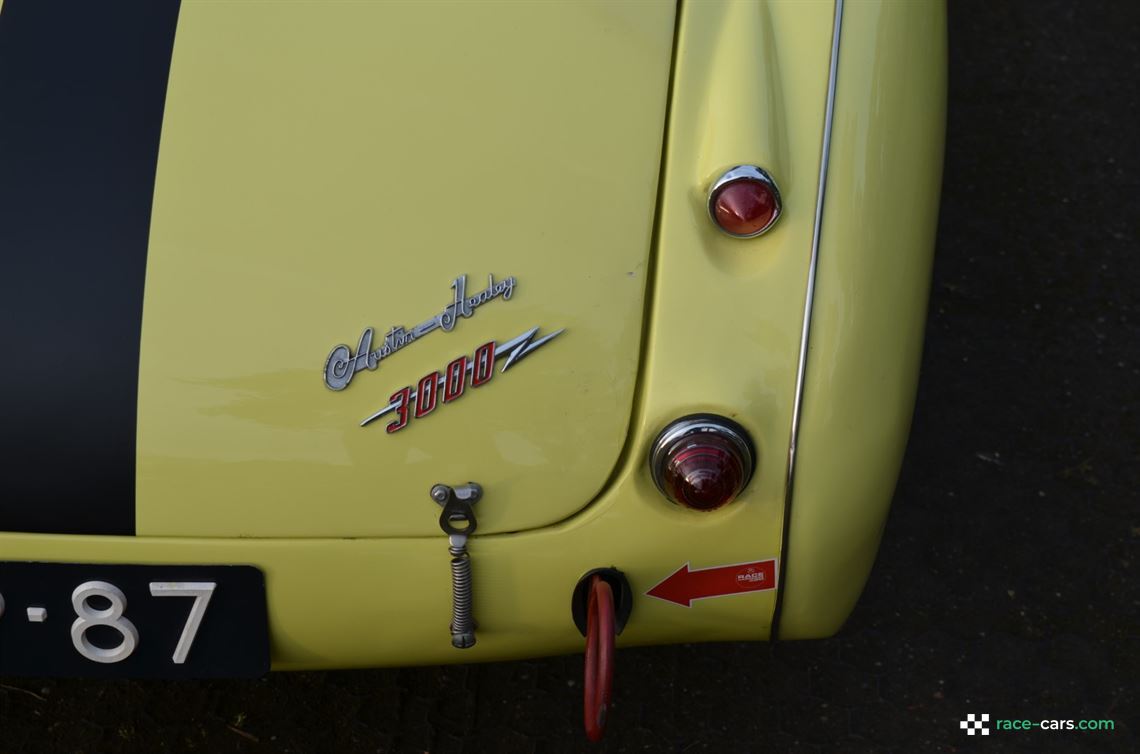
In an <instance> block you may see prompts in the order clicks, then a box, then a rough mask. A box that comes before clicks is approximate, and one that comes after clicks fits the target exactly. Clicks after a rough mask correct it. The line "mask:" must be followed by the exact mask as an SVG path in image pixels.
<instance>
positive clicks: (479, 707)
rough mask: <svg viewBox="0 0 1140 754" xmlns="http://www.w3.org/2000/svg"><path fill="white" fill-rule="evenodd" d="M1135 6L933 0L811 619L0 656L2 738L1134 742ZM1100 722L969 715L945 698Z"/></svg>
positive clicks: (357, 746)
mask: <svg viewBox="0 0 1140 754" xmlns="http://www.w3.org/2000/svg"><path fill="white" fill-rule="evenodd" d="M1138 40H1140V5H1138V4H1136V3H1134V2H1127V1H1126V0H1120V2H1105V3H1080V4H1077V3H1062V2H1033V3H1030V2H1019V3H1004V2H1002V3H996V2H995V3H980V2H969V3H967V2H952V3H951V8H950V118H949V131H948V140H947V154H946V172H945V182H944V189H943V207H942V217H941V223H940V230H939V236H938V256H937V260H936V263H935V270H934V282H933V288H932V295H931V304H930V319H929V324H928V327H927V334H928V337H927V344H926V353H925V357H924V361H923V375H922V384H921V388H920V392H919V397H918V406H917V411H916V414H915V420H914V428H913V433H912V436H911V442H910V447H909V451H908V456H907V461H906V465H905V467H904V470H903V474H902V478H901V480H900V482H899V487H898V491H897V494H896V496H895V502H894V507H893V510H892V513H891V516H890V520H889V522H888V525H887V529H886V533H885V536H884V539H883V545H882V549H881V550H880V553H879V558H878V561H877V563H876V565H875V569H874V572H873V573H872V575H871V579H870V582H869V583H868V586H867V589H866V592H865V593H864V595H863V597H862V599H861V601H860V603H859V605H858V607H857V608H856V609H855V612H854V614H853V615H852V617H851V619H850V621H849V622H848V623H847V625H846V627H845V628H844V629H843V630H842V632H841V633H840V634H839V635H838V636H836V637H834V638H832V639H829V640H826V641H818V642H810V643H787V644H777V645H766V644H725V645H694V646H675V647H659V648H647V649H627V650H621V651H620V652H619V653H618V664H617V677H616V689H615V704H614V709H613V712H612V715H611V725H610V730H609V733H608V737H607V740H606V742H605V743H604V744H603V745H601V746H599V747H588V746H587V745H586V743H585V739H584V737H583V734H582V725H581V675H582V664H581V657H580V656H576V657H564V658H555V659H548V660H538V661H532V662H517V663H502V664H494V665H482V666H450V667H439V668H412V669H400V670H374V671H352V672H326V673H300V674H274V675H271V676H269V677H268V678H266V679H263V680H260V681H211V682H200V683H185V682H179V683H162V682H94V681H54V680H52V681H45V680H32V679H4V680H3V682H2V683H3V685H0V752H4V753H5V754H6V753H7V752H19V751H40V750H43V751H87V752H96V751H147V752H157V751H175V750H177V751H181V750H194V751H210V752H228V751H234V752H247V751H248V752H258V751H265V752H270V751H292V752H326V751H383V752H404V751H408V752H421V751H430V752H433V754H445V753H448V752H527V753H530V752H560V751H577V750H587V749H589V748H594V749H596V750H598V751H613V752H619V751H621V752H625V751H629V752H633V751H676V752H703V751H713V752H736V751H741V752H744V751H773V752H833V751H841V752H870V751H900V752H915V751H923V752H925V751H933V752H952V751H1034V752H1036V751H1058V752H1078V751H1109V752H1131V751H1135V750H1137V746H1138V744H1137V740H1138V736H1137V730H1136V727H1137V725H1140V718H1138V717H1137V709H1138V707H1137V695H1136V689H1137V683H1136V679H1137V678H1140V659H1138V655H1140V653H1138V651H1137V650H1138V646H1137V645H1138V641H1140V639H1138V638H1137V637H1138V635H1140V621H1138V620H1137V615H1138V612H1140V611H1138V603H1140V589H1138V586H1137V583H1138V581H1137V577H1136V573H1137V562H1136V561H1137V557H1138V553H1137V544H1138V543H1140V510H1138V506H1137V489H1140V484H1138V479H1137V476H1138V475H1137V469H1138V468H1140V464H1138V458H1137V455H1138V442H1137V438H1138V436H1140V435H1138V432H1137V426H1136V408H1137V406H1136V404H1137V395H1138V394H1140V389H1138V386H1140V380H1138V379H1137V374H1138V368H1140V365H1138V363H1137V350H1138V344H1140V333H1138V328H1137V317H1138V316H1140V314H1138V312H1137V311H1136V302H1137V295H1136V290H1137V285H1138V283H1140V275H1138V274H1137V273H1138V272H1140V260H1138V259H1137V252H1138V248H1137V221H1138V218H1140V191H1138V186H1137V178H1136V176H1137V172H1138V170H1140V164H1138V162H1140V161H1138V150H1137V147H1136V139H1137V134H1138V132H1140V128H1138V127H1137V123H1138V121H1140V117H1138V116H1140V108H1138V91H1137V90H1138V82H1140V49H1138V47H1140V43H1138ZM969 712H974V713H981V712H987V713H989V714H990V715H991V718H1022V717H1024V718H1030V719H1041V718H1062V719H1068V718H1072V719H1083V718H1094V719H1115V721H1116V730H1115V731H1114V732H1109V733H1078V732H1071V733H1047V732H1042V731H1032V732H1024V733H1023V732H1005V733H997V732H994V733H991V735H990V736H989V737H986V738H982V737H974V738H970V737H967V736H966V735H965V734H964V732H962V731H961V730H959V728H958V721H959V720H961V719H962V718H963V717H964V716H965V714H966V713H969Z"/></svg>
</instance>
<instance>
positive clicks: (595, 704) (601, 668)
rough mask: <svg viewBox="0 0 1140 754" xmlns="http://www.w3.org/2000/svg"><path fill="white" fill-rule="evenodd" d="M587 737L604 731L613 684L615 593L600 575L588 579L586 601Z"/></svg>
mask: <svg viewBox="0 0 1140 754" xmlns="http://www.w3.org/2000/svg"><path fill="white" fill-rule="evenodd" d="M586 605H587V607H586V683H585V684H584V686H585V695H584V701H585V716H584V720H585V723H586V737H587V738H589V739H590V740H591V741H600V740H602V736H603V735H604V734H605V732H606V714H607V713H608V712H609V708H610V696H611V693H612V691H613V685H614V636H615V634H616V632H617V630H616V626H615V624H614V593H613V590H612V589H610V585H609V584H607V583H606V582H605V581H604V580H603V579H602V577H601V576H598V575H597V574H595V575H594V576H592V577H591V579H590V598H589V600H588V602H587V603H586Z"/></svg>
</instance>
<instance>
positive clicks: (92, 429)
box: [0, 0, 178, 534]
mask: <svg viewBox="0 0 1140 754" xmlns="http://www.w3.org/2000/svg"><path fill="white" fill-rule="evenodd" d="M177 19H178V2H177V0H130V1H128V0H114V2H96V1H95V0H75V1H74V2H57V1H54V0H5V2H4V5H3V10H2V11H0V359H2V360H3V363H2V366H0V531H23V532H56V533H67V534H134V531H135V417H136V409H137V404H136V401H137V392H138V366H139V338H140V333H141V329H142V303H143V284H144V278H145V271H146V254H147V236H148V234H149V230H150V209H151V197H152V194H153V191H154V173H155V164H156V162H157V160H158V139H159V130H160V126H161V124H162V112H163V105H164V102H165V99H166V80H167V74H168V72H169V69H170V56H171V51H172V49H173V46H174V30H175V24H176V23H177Z"/></svg>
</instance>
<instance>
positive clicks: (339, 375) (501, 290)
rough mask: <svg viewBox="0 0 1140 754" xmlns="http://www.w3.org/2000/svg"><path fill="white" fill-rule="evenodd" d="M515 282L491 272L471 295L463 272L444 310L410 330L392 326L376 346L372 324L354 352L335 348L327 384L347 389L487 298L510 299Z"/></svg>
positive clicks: (467, 314) (327, 364)
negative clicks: (362, 372) (357, 378)
mask: <svg viewBox="0 0 1140 754" xmlns="http://www.w3.org/2000/svg"><path fill="white" fill-rule="evenodd" d="M515 285H516V281H515V279H514V277H509V278H506V279H505V280H499V281H496V280H495V276H494V275H488V276H487V287H486V288H485V289H484V290H482V291H480V292H479V293H476V294H475V295H473V296H468V295H467V276H466V275H460V276H459V277H457V278H455V280H453V281H451V289H452V291H453V292H454V295H453V299H452V302H451V303H450V304H448V305H447V306H445V307H444V308H443V311H442V312H441V313H439V314H437V315H435V316H434V317H431V318H430V319H427V320H424V321H423V322H421V323H420V324H418V325H416V326H415V327H413V328H412V329H411V330H407V329H405V328H403V327H393V328H392V329H391V330H389V331H388V333H387V334H386V335H385V336H384V342H383V343H382V344H381V345H380V346H379V347H378V348H375V349H373V348H372V339H373V337H374V335H375V332H374V331H373V329H372V328H371V327H369V328H366V329H365V330H364V333H363V334H362V335H361V336H360V343H359V344H358V345H357V346H356V353H355V354H353V352H352V349H351V348H349V347H348V346H347V345H343V344H342V345H339V346H337V347H336V348H334V349H333V350H332V353H330V354H329V358H328V360H327V361H326V362H325V385H326V386H327V387H328V388H329V389H330V390H344V389H345V388H346V387H348V383H349V382H351V381H352V378H353V377H354V376H355V375H356V373H357V372H359V371H360V370H362V369H368V370H375V369H376V367H378V366H380V362H381V361H383V360H384V359H386V358H388V357H389V356H391V355H392V354H394V353H396V351H399V350H400V349H401V348H404V347H405V346H407V345H408V344H409V343H413V342H415V341H417V340H419V339H420V338H422V337H423V336H425V335H427V334H428V333H429V332H431V331H432V330H443V331H444V332H451V331H452V330H453V329H454V328H455V323H456V322H458V321H459V318H460V317H470V316H471V315H472V314H474V313H475V310H476V309H478V308H479V307H480V306H482V305H483V304H485V303H487V302H488V301H491V300H493V299H496V298H499V297H500V296H501V297H502V298H503V300H504V301H507V300H509V299H510V297H511V296H512V295H513V294H514V292H515Z"/></svg>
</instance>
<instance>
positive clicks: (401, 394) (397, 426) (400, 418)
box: [387, 387, 412, 434]
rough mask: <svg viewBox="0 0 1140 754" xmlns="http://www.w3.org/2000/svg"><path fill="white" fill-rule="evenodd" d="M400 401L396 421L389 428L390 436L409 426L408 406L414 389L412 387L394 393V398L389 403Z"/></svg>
mask: <svg viewBox="0 0 1140 754" xmlns="http://www.w3.org/2000/svg"><path fill="white" fill-rule="evenodd" d="M395 400H399V401H400V402H399V404H398V405H397V406H396V421H394V422H392V423H391V424H389V425H388V427H387V432H388V434H392V433H393V432H399V431H400V430H401V429H403V428H404V427H406V426H408V404H409V403H410V402H411V400H412V389H411V388H410V387H406V388H402V389H400V390H397V391H396V392H394V393H392V397H391V398H389V399H388V402H389V403H392V402H393V401H395Z"/></svg>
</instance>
